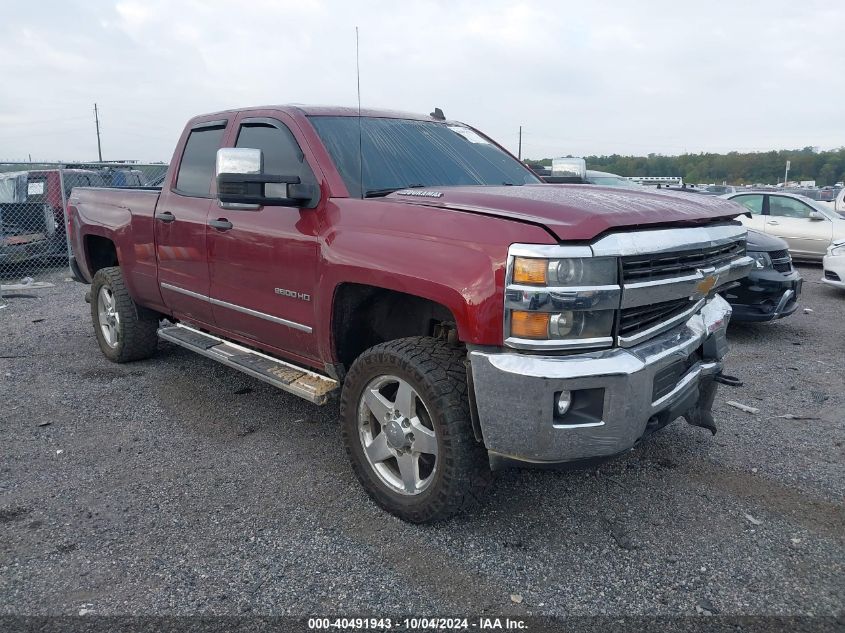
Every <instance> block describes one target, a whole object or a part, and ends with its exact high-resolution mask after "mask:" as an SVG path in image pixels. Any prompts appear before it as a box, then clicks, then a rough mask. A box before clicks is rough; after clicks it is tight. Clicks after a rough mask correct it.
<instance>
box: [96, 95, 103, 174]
mask: <svg viewBox="0 0 845 633" xmlns="http://www.w3.org/2000/svg"><path fill="white" fill-rule="evenodd" d="M94 123H95V125H96V126H97V156H99V157H100V162H101V163H102V162H103V150H102V148H101V147H100V114H99V112H97V104H96V103H95V104H94Z"/></svg>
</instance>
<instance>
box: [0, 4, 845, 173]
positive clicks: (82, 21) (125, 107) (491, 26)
mask: <svg viewBox="0 0 845 633" xmlns="http://www.w3.org/2000/svg"><path fill="white" fill-rule="evenodd" d="M355 25H358V26H359V27H360V35H361V91H362V101H363V104H364V105H365V106H369V107H387V108H392V109H400V110H409V111H413V112H430V111H431V110H432V109H433V108H434V106H439V107H441V108H443V110H444V112H445V113H446V115H447V116H448V117H449V118H455V119H459V120H462V121H464V122H466V123H469V124H471V125H473V126H475V127H478V128H480V129H481V130H483V131H485V132H486V133H488V134H489V135H490V136H492V137H493V138H495V139H496V140H498V141H499V142H501V143H502V144H504V145H505V146H506V147H508V148H509V149H511V150H513V151H514V152H516V148H517V130H518V126H519V125H520V124H522V125H523V126H524V136H523V156H526V157H529V158H542V157H549V156H558V155H565V154H575V155H588V154H609V153H620V154H645V153H648V152H657V153H664V154H679V153H683V152H685V151H687V152H699V151H708V150H709V151H720V152H724V151H729V150H738V151H752V150H767V149H780V148H796V147H803V146H807V145H814V146H819V147H821V148H823V149H826V148H831V147H839V146H842V145H845V116H843V115H844V114H845V81H843V79H844V78H845V77H843V75H844V74H845V37H843V33H845V2H843V1H842V0H828V1H826V2H824V1H815V2H814V1H805V2H801V3H797V2H794V1H791V2H780V1H771V0H770V1H759V2H754V1H741V2H737V1H734V2H719V1H716V2H706V3H705V2H682V1H680V0H675V1H673V2H670V1H667V2H662V1H657V0H643V1H640V2H632V1H618V2H601V1H590V0H579V1H578V2H562V1H558V2H551V1H549V0H545V1H543V2H523V3H520V2H499V1H497V0H480V1H461V0H450V1H448V2H446V1H431V2H397V1H395V0H393V1H385V2H380V1H373V2H341V1H328V0H325V1H319V0H312V1H309V0H249V1H244V0H241V1H239V2H233V1H225V0H219V1H212V0H205V1H200V0H181V1H180V0H121V1H117V2H115V1H112V2H106V1H101V0H89V1H83V0H63V1H61V2H53V1H49V2H48V1H41V2H33V1H32V0H28V1H26V2H22V1H19V0H11V1H9V0H5V1H4V2H3V3H2V20H0V77H2V82H0V160H10V159H25V158H26V157H27V155H28V154H31V155H32V157H33V158H34V159H38V158H40V159H62V160H90V159H92V158H96V154H97V146H96V137H95V134H94V121H93V113H92V108H93V103H94V102H95V101H96V102H98V104H99V106H100V110H101V131H102V139H103V157H104V158H105V159H106V160H111V159H129V158H138V159H142V160H165V161H167V160H169V159H170V154H171V151H172V148H173V145H174V143H175V141H176V138H177V135H178V133H179V132H180V130H181V128H182V126H183V124H184V122H185V120H186V119H188V118H189V117H190V116H192V115H194V114H199V113H203V112H210V111H214V110H219V109H225V108H230V107H237V106H248V105H260V104H269V103H320V104H339V105H354V104H355V103H356V93H355V86H356V83H355V29H354V27H355Z"/></svg>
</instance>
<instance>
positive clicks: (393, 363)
mask: <svg viewBox="0 0 845 633" xmlns="http://www.w3.org/2000/svg"><path fill="white" fill-rule="evenodd" d="M464 354H465V352H464V351H463V350H461V349H459V348H456V347H454V346H451V345H448V344H447V343H444V342H441V341H437V340H435V339H432V338H424V337H414V338H406V339H399V340H395V341H390V342H387V343H383V344H381V345H376V346H375V347H372V348H370V349H369V350H367V351H365V352H364V353H363V354H362V355H361V356H360V357H358V359H357V360H356V361H355V363H354V364H353V365H352V368H351V370H350V372H349V374H348V375H347V377H346V380H345V382H344V386H343V394H342V396H341V424H342V432H343V438H344V442H345V444H346V450H347V453H348V454H349V456H350V459H351V461H352V467H353V469H354V471H355V474H356V475H357V477H358V479H359V481H360V482H361V484H362V485H363V486H364V489H365V490H366V491H367V493H368V494H369V495H370V497H371V498H372V499H373V500H374V501H375V502H376V503H377V504H378V505H379V506H381V507H382V508H384V509H385V510H387V511H388V512H391V513H393V514H395V515H396V516H398V517H400V518H402V519H404V520H406V521H412V522H415V523H425V522H431V521H437V520H442V519H446V518H448V517H450V516H452V515H454V514H455V513H457V512H459V511H461V510H462V509H465V508H467V507H468V506H471V505H474V504H475V503H476V502H477V500H478V499H479V497H480V495H481V494H482V493H483V491H484V489H485V488H486V487H487V486H488V485H489V482H490V480H491V478H492V473H491V472H490V469H489V466H488V463H487V455H486V452H485V451H484V449H483V447H482V446H481V445H480V444H479V443H478V442H477V441H476V440H475V437H474V435H473V432H472V425H471V422H470V416H469V403H468V400H467V382H466V369H465V367H464V364H463V358H464Z"/></svg>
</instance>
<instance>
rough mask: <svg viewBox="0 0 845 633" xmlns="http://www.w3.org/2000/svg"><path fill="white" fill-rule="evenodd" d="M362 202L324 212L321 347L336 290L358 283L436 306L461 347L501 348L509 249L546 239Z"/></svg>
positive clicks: (492, 223) (506, 223)
mask: <svg viewBox="0 0 845 633" xmlns="http://www.w3.org/2000/svg"><path fill="white" fill-rule="evenodd" d="M368 203H372V201H367V200H364V201H362V200H347V201H346V204H345V205H342V207H343V208H340V205H338V206H337V207H335V209H330V210H329V214H328V217H329V219H330V220H333V222H332V223H331V226H330V227H329V228H330V230H329V231H328V232H327V233H326V234H325V235H324V241H323V244H322V258H323V275H322V278H321V280H320V293H319V296H318V304H319V305H317V306H315V307H316V308H317V312H318V318H317V322H318V327H319V328H320V332H321V335H320V341H321V342H325V341H330V340H331V336H330V332H331V313H332V298H333V296H334V292H335V289H336V288H337V287H338V286H339V285H340V284H342V283H358V284H367V285H371V286H377V287H380V288H385V289H387V290H395V291H398V292H403V293H407V294H410V295H414V296H418V297H421V298H423V299H428V300H430V301H434V302H436V303H439V304H441V305H443V306H445V307H446V308H447V309H448V310H449V311H450V312H451V313H452V315H454V317H455V322H456V326H457V329H458V336H459V338H460V339H461V340H462V341H464V342H466V343H472V344H476V345H501V344H502V322H503V312H502V310H503V308H504V277H505V266H506V263H507V253H508V247H509V246H510V244H512V243H515V242H523V241H525V242H528V243H537V244H550V243H555V241H554V240H553V239H552V238H551V236H550V235H549V234H548V233H547V232H546V231H545V230H544V229H543V228H541V227H538V226H535V225H529V224H524V223H520V222H514V221H510V220H505V219H498V218H491V217H485V216H481V215H475V214H468V213H463V212H460V211H452V210H449V209H431V208H427V209H423V208H422V207H413V206H410V205H403V204H390V203H389V202H387V201H385V202H379V203H377V204H368ZM368 207H370V209H369V210H368V209H367V208H368ZM373 208H375V209H376V210H378V211H380V213H375V212H373V210H372V209H373ZM324 344H325V343H324ZM324 351H325V352H329V350H328V349H326V350H324Z"/></svg>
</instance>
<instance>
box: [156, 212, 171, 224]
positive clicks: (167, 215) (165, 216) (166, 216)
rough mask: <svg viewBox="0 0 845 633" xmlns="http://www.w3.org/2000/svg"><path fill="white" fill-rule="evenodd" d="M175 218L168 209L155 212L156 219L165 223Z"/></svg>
mask: <svg viewBox="0 0 845 633" xmlns="http://www.w3.org/2000/svg"><path fill="white" fill-rule="evenodd" d="M175 219H176V216H175V215H173V214H172V213H171V212H170V211H162V212H161V213H156V220H160V221H161V222H165V223H167V224H170V223H171V222H173V220H175Z"/></svg>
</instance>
